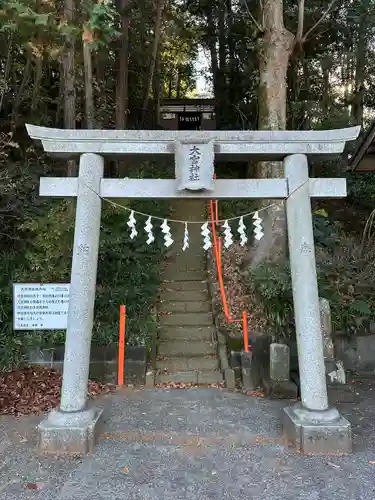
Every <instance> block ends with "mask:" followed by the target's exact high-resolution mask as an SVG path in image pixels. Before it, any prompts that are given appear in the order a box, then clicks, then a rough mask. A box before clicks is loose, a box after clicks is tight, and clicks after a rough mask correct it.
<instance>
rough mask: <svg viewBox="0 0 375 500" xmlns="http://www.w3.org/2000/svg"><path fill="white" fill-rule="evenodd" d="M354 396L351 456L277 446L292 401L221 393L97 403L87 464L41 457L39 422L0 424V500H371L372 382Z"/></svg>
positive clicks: (348, 410)
mask: <svg viewBox="0 0 375 500" xmlns="http://www.w3.org/2000/svg"><path fill="white" fill-rule="evenodd" d="M352 393H353V398H352V402H350V403H348V402H342V403H340V402H339V403H338V406H339V407H340V411H341V412H342V413H343V414H344V415H345V416H346V417H347V418H349V420H350V421H351V422H352V423H353V432H354V453H353V454H352V455H351V456H348V457H322V458H311V457H303V456H300V455H298V454H296V453H295V452H294V451H293V450H290V449H288V448H287V447H285V446H284V445H283V443H282V441H281V440H280V433H281V428H280V412H281V408H282V407H283V406H284V405H285V401H284V402H281V401H269V400H266V399H262V398H254V397H247V396H244V395H242V394H240V393H231V392H228V391H226V390H222V389H188V390H178V389H170V390H169V389H155V390H146V389H142V390H136V389H125V390H124V391H121V392H118V393H115V394H112V395H109V396H105V397H103V398H100V399H99V400H97V401H96V402H95V404H101V405H104V406H105V407H106V411H107V413H106V415H107V416H106V422H105V425H104V428H103V433H102V435H101V437H100V441H99V444H98V446H97V448H96V450H95V453H93V454H92V455H90V456H87V457H84V458H74V459H66V458H52V457H47V456H38V455H37V454H36V453H35V439H36V433H35V426H36V424H37V423H38V421H39V420H40V417H21V418H15V417H1V418H0V433H1V441H0V453H1V457H0V458H1V461H0V463H1V465H0V498H1V499H2V500H23V499H37V500H84V499H85V500H89V499H90V500H99V499H106V500H120V499H121V500H123V499H125V500H159V499H160V500H161V499H163V500H169V499H173V500H180V499H181V500H182V499H184V500H185V499H189V500H211V499H215V500H218V499H220V500H221V499H228V500H230V499H236V500H242V499H248V498H256V499H257V500H266V499H267V500H273V499H283V500H284V499H285V500H292V499H293V500H297V499H301V500H302V499H314V500H315V499H323V498H324V499H325V498H327V499H330V500H342V499H344V498H345V499H346V500H360V499H371V500H372V499H375V474H374V473H375V432H374V431H375V417H374V415H375V381H373V380H362V381H361V382H359V383H356V384H353V385H352ZM373 394H374V395H373ZM346 395H347V394H346ZM344 396H345V395H344ZM337 399H338V401H340V397H339V395H338V396H337ZM349 399H350V398H349ZM353 399H354V401H353ZM342 400H343V401H345V400H348V398H347V397H346V396H345V397H343V398H342Z"/></svg>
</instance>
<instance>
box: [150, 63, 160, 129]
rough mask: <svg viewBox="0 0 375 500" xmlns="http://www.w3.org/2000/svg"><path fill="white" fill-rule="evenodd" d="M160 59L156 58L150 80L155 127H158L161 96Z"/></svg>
mask: <svg viewBox="0 0 375 500" xmlns="http://www.w3.org/2000/svg"><path fill="white" fill-rule="evenodd" d="M160 66H161V61H160V58H159V57H157V59H156V67H155V73H154V78H153V80H152V94H153V96H154V104H155V109H154V111H155V125H156V127H157V128H160V103H161V96H162V83H161V67H160Z"/></svg>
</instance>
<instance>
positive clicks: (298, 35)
mask: <svg viewBox="0 0 375 500" xmlns="http://www.w3.org/2000/svg"><path fill="white" fill-rule="evenodd" d="M304 19H305V0H299V2H298V27H297V33H296V41H297V42H301V41H302V37H303V21H304Z"/></svg>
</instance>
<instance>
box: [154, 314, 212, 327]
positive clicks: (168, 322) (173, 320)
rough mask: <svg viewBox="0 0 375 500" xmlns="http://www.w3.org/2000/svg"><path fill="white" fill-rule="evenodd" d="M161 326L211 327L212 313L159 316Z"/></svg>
mask: <svg viewBox="0 0 375 500" xmlns="http://www.w3.org/2000/svg"><path fill="white" fill-rule="evenodd" d="M159 324H160V325H161V326H162V327H163V326H164V325H165V326H210V325H212V324H213V319H212V313H191V312H190V313H171V314H159Z"/></svg>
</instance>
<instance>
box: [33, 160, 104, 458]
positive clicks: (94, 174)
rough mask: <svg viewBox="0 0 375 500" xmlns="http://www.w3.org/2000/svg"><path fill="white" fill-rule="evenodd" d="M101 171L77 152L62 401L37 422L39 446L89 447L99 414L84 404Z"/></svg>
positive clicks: (76, 449)
mask: <svg viewBox="0 0 375 500" xmlns="http://www.w3.org/2000/svg"><path fill="white" fill-rule="evenodd" d="M103 171H104V158H103V157H102V156H99V155H97V154H92V153H88V154H83V155H81V157H80V162H79V183H78V193H77V195H78V196H77V208H76V220H75V233H74V246H73V260H72V272H71V281H70V299H69V310H68V326H67V330H66V340H65V355H64V373H63V383H62V390H61V402H60V407H59V409H56V410H53V411H52V412H51V413H50V414H49V415H48V418H47V419H46V420H44V421H42V422H41V423H40V424H39V438H38V440H39V443H38V445H39V449H41V450H42V451H44V452H51V453H55V452H56V451H58V452H59V453H64V452H65V453H69V454H75V453H76V454H86V453H88V452H90V451H91V450H92V448H93V446H94V444H95V434H96V431H97V427H98V425H99V422H100V417H101V415H102V410H101V409H98V408H95V409H94V408H92V409H87V408H86V402H87V383H88V376H89V365H90V347H91V333H92V327H93V317H94V304H95V289H96V273H97V267H98V253H99V237H100V218H101V204H102V203H101V198H100V196H98V194H97V193H99V192H100V183H101V180H102V177H103Z"/></svg>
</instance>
